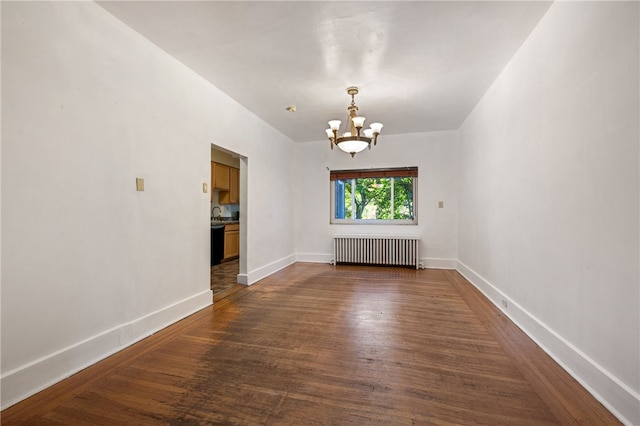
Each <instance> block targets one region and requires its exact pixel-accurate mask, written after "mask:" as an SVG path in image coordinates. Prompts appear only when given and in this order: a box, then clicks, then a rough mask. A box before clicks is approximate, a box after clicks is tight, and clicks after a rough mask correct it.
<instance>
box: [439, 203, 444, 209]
mask: <svg viewBox="0 0 640 426" xmlns="http://www.w3.org/2000/svg"><path fill="white" fill-rule="evenodd" d="M443 207H444V201H438V208H439V209H441V208H443Z"/></svg>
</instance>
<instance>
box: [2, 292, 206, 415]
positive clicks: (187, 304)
mask: <svg viewBox="0 0 640 426" xmlns="http://www.w3.org/2000/svg"><path fill="white" fill-rule="evenodd" d="M212 303H213V294H212V292H211V290H206V291H203V292H201V293H198V294H195V295H193V296H191V297H188V298H186V299H183V300H180V301H178V302H176V303H173V304H171V305H168V306H165V307H163V308H161V309H158V310H156V311H154V312H151V313H149V314H146V315H143V316H141V317H139V318H136V319H134V320H133V321H129V322H127V323H123V324H120V325H118V326H116V327H113V328H111V329H109V330H106V331H103V332H101V333H99V334H96V335H95V336H91V337H89V338H87V339H85V340H83V341H80V342H78V343H76V344H74V345H71V346H68V347H66V348H63V349H60V350H58V351H56V352H53V353H51V354H48V355H46V356H44V357H42V358H40V359H37V360H35V361H31V362H29V363H27V364H24V365H22V366H20V367H18V368H15V369H13V370H11V371H8V372H6V373H5V374H3V375H2V377H1V378H0V382H1V384H0V387H1V389H2V403H1V409H2V410H4V409H5V408H8V407H10V406H12V405H14V404H16V403H18V402H20V401H22V400H23V399H26V398H28V397H30V396H32V395H34V394H36V393H38V392H40V391H41V390H43V389H46V388H48V387H49V386H52V385H54V384H56V383H58V382H60V381H62V380H64V379H66V378H67V377H69V376H71V375H73V374H75V373H77V372H79V371H81V370H83V369H85V368H87V367H89V366H91V365H93V364H95V363H97V362H98V361H101V360H103V359H105V358H107V357H109V356H111V355H113V354H114V353H116V352H118V351H121V350H122V349H124V348H126V347H128V346H131V345H132V344H134V343H136V342H138V341H140V340H142V339H144V338H145V337H148V336H150V335H152V334H153V333H156V332H158V331H160V330H162V329H163V328H165V327H167V326H169V325H171V324H173V323H175V322H177V321H180V320H181V319H183V318H185V317H188V316H189V315H191V314H193V313H195V312H197V311H199V310H201V309H203V308H205V307H207V306H209V305H211V304H212Z"/></svg>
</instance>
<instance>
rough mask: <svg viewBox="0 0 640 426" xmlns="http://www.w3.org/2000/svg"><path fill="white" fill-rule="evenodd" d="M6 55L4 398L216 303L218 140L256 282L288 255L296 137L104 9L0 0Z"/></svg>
mask: <svg viewBox="0 0 640 426" xmlns="http://www.w3.org/2000/svg"><path fill="white" fill-rule="evenodd" d="M2 61H3V63H2V124H3V126H2V151H3V152H2V200H3V211H2V213H3V214H2V248H3V250H2V259H1V262H2V302H1V303H2V305H1V310H2V312H1V315H2V318H1V319H2V329H1V333H2V353H1V357H2V367H1V368H2V384H1V387H2V407H3V408H4V407H6V406H8V405H10V404H12V403H14V402H16V401H17V400H19V399H21V398H23V397H25V396H27V395H29V394H31V393H33V392H35V391H37V390H39V389H41V388H43V387H46V386H47V385H49V384H51V383H53V382H55V381H57V380H59V379H61V378H63V377H65V376H67V375H69V374H70V373H72V372H74V371H77V370H79V369H81V368H83V367H84V366H86V365H89V364H91V363H93V362H95V361H96V360H98V359H101V358H103V357H104V356H106V355H107V354H109V353H112V352H114V351H117V350H119V349H121V348H123V347H125V346H127V345H129V344H131V343H133V342H134V341H136V340H139V339H140V338H142V337H144V336H145V335H148V334H149V333H151V332H153V331H154V330H157V329H159V328H162V327H164V326H166V325H167V324H169V323H171V322H174V321H176V320H177V319H179V318H182V317H184V316H186V315H188V314H189V313H191V312H194V311H196V310H198V309H200V308H202V307H204V306H206V305H208V304H210V303H211V300H212V297H211V292H210V290H209V207H210V205H209V194H205V193H202V183H203V182H209V180H210V176H209V167H210V162H209V158H210V149H211V143H215V144H216V145H218V146H221V147H223V148H226V149H229V150H231V151H235V152H238V153H240V154H242V155H243V156H245V157H247V160H246V164H248V168H244V166H243V170H244V172H245V173H246V174H247V179H246V181H245V182H243V191H244V194H245V200H244V204H243V208H245V207H246V209H247V214H245V215H244V219H243V224H242V226H243V227H244V231H243V232H244V238H245V240H244V241H243V242H242V245H243V249H244V250H245V252H246V257H247V271H248V272H247V273H246V276H245V277H244V278H245V280H246V282H247V283H251V282H253V281H255V280H256V279H258V278H259V277H260V276H261V274H263V273H265V271H270V270H273V269H276V268H279V267H282V266H283V265H285V264H287V262H291V261H292V260H291V259H293V257H294V241H293V237H288V238H287V237H286V236H287V235H291V232H290V229H291V223H292V221H293V217H292V216H291V214H290V212H291V210H292V208H291V206H292V188H291V183H290V182H291V179H290V176H291V166H290V164H291V161H292V156H293V154H292V149H291V145H292V141H291V140H290V139H288V138H287V137H285V136H284V135H282V134H281V133H279V132H277V131H275V130H274V129H273V128H271V127H270V126H268V125H267V124H266V123H264V122H263V121H261V120H259V119H258V118H256V117H255V116H253V115H252V114H250V113H249V112H248V111H247V110H246V109H245V108H244V107H242V106H241V105H239V104H237V103H236V102H235V101H233V100H231V99H230V98H229V97H227V96H226V95H225V94H223V93H222V92H220V91H219V90H217V89H216V88H215V87H213V86H211V85H210V84H209V83H207V82H205V81H204V80H203V79H202V78H201V77H199V76H198V75H196V74H195V73H193V72H192V71H190V70H189V69H187V68H186V67H185V66H184V65H182V64H180V63H179V62H177V61H176V60H175V59H173V58H171V57H170V56H168V55H167V54H165V53H164V52H162V51H161V50H159V49H158V48H157V47H156V46H155V45H153V44H152V43H150V42H149V41H148V40H146V39H144V38H143V37H141V36H140V35H139V34H137V33H136V32H134V31H133V30H131V29H130V28H128V27H126V26H125V25H124V24H123V23H122V22H120V21H118V20H117V19H115V18H114V17H113V16H111V15H110V14H109V13H107V12H106V11H105V10H104V9H102V8H101V7H100V6H98V5H97V4H95V3H93V2H15V3H14V2H3V4H2ZM240 129H241V132H239V130H240ZM136 177H142V178H144V179H145V191H144V192H136V191H135V178H136ZM266 188H277V189H278V197H274V196H273V192H272V191H266V190H265V189H266ZM249 201H250V202H249ZM271 212H278V214H277V215H276V214H271ZM247 217H248V218H247ZM247 235H248V236H247ZM283 236H285V237H284V238H283ZM247 239H248V240H249V241H247ZM267 242H268V244H267ZM265 246H268V247H270V250H268V251H265V250H260V248H261V247H265Z"/></svg>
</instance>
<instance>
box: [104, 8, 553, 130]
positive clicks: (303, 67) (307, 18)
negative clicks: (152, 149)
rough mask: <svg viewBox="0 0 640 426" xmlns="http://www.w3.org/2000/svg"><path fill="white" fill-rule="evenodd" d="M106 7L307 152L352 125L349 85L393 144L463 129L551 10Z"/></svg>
mask: <svg viewBox="0 0 640 426" xmlns="http://www.w3.org/2000/svg"><path fill="white" fill-rule="evenodd" d="M99 4H100V5H101V6H102V7H104V8H105V9H107V10H108V11H109V12H111V13H112V14H113V15H115V16H116V17H117V18H118V19H120V20H121V21H123V22H124V23H126V24H127V25H129V26H130V27H132V28H133V29H134V30H136V31H137V32H139V33H140V34H142V35H143V36H145V37H147V38H148V39H149V40H151V41H152V42H154V43H155V44H156V45H158V46H159V47H160V48H162V49H163V50H164V51H166V52H167V53H169V54H170V55H172V56H173V57H175V58H176V59H178V60H179V61H181V62H182V63H184V64H185V65H187V66H188V67H189V68H191V69H193V70H194V71H195V72H197V73H198V74H200V75H201V76H202V77H204V78H205V79H207V80H208V81H210V82H211V83H212V84H213V85H215V86H216V87H218V88H219V89H221V90H222V91H224V92H225V93H227V94H228V95H229V96H231V97H232V98H234V99H236V100H237V101H238V102H240V103H241V104H242V105H244V106H245V107H246V108H248V109H249V110H251V111H252V112H254V113H255V114H256V115H258V116H259V117H261V118H262V119H263V120H265V121H267V122H268V123H270V124H271V125H272V126H274V127H275V128H277V129H279V130H280V131H281V132H282V133H284V134H286V135H288V136H289V137H291V138H292V139H293V140H294V141H297V142H304V141H315V140H322V139H323V138H324V137H325V132H324V129H325V128H327V127H328V126H327V121H328V120H330V119H340V120H343V121H344V119H345V118H346V115H347V111H346V107H347V105H348V104H349V102H350V97H349V96H348V95H347V94H346V88H347V87H348V86H351V85H355V86H358V87H359V88H360V94H359V95H357V96H356V103H357V104H358V106H359V107H360V114H361V115H364V116H365V117H367V123H371V122H374V121H379V122H382V123H383V124H384V129H383V130H382V134H383V135H384V134H397V133H413V132H423V131H434V130H451V129H457V128H458V127H459V126H460V125H461V124H462V122H463V121H464V119H465V118H466V117H467V115H468V114H469V113H470V112H471V110H472V109H473V107H474V106H475V105H476V104H477V102H478V101H479V100H480V98H481V97H482V95H483V94H484V93H485V92H486V90H487V89H488V88H489V86H490V85H491V83H492V82H493V81H494V80H495V79H496V77H497V76H498V74H499V73H500V72H501V70H502V69H503V68H504V66H505V65H506V64H507V62H508V61H509V59H510V58H511V57H512V56H513V55H514V53H515V52H516V51H517V49H518V48H519V47H520V45H521V44H522V43H523V41H524V40H525V39H526V38H527V36H528V35H529V33H530V32H531V30H532V29H533V28H534V27H535V25H536V24H537V23H538V21H539V20H540V19H541V18H542V16H543V15H544V13H545V12H546V11H547V9H548V8H549V6H550V5H551V2H542V1H532V2H527V1H499V2H489V1H487V2H485V1H452V2H446V1H444V2H435V1H433V2H432V1H402V2H401V1H392V2H377V1H376V2H368V1H367V2H363V1H360V2H333V1H310V2H298V1H280V2H272V1H258V2H246V1H224V2H223V1H113V2H111V1H106V2H99ZM288 106H295V107H296V108H297V112H295V113H290V112H287V111H286V107H288Z"/></svg>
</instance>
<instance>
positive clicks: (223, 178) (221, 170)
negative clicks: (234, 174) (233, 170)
mask: <svg viewBox="0 0 640 426" xmlns="http://www.w3.org/2000/svg"><path fill="white" fill-rule="evenodd" d="M213 164H214V166H215V167H213V170H214V172H213V174H214V180H215V182H214V183H212V185H213V189H219V190H221V191H228V190H229V168H230V167H229V166H225V165H224V164H220V163H213Z"/></svg>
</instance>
